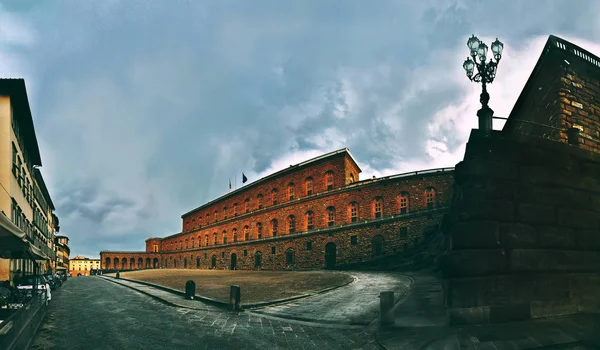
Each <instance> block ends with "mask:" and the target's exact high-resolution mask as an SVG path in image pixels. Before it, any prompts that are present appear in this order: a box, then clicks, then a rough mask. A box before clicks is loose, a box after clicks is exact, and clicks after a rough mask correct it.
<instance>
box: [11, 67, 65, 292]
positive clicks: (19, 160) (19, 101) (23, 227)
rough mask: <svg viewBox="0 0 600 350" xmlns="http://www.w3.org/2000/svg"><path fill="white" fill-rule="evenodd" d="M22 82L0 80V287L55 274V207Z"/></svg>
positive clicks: (21, 80)
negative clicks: (20, 279)
mask: <svg viewBox="0 0 600 350" xmlns="http://www.w3.org/2000/svg"><path fill="white" fill-rule="evenodd" d="M41 166H42V161H41V157H40V150H39V146H38V142H37V138H36V134H35V129H34V126H33V118H32V115H31V109H30V107H29V100H28V97H27V90H26V88H25V81H24V80H23V79H0V213H1V214H0V281H6V280H10V281H13V280H14V277H15V275H17V274H33V273H53V272H55V271H56V260H55V259H56V258H55V255H56V254H55V234H56V232H58V231H59V224H58V217H57V216H56V214H54V210H55V208H54V204H53V203H52V199H51V198H50V194H49V192H48V189H47V187H46V184H45V182H44V178H43V177H42V172H41V171H40V168H39V167H41Z"/></svg>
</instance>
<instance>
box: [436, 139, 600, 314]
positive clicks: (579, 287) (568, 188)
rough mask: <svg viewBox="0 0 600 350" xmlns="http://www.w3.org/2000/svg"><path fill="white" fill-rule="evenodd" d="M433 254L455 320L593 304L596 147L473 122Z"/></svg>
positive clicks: (599, 232)
mask: <svg viewBox="0 0 600 350" xmlns="http://www.w3.org/2000/svg"><path fill="white" fill-rule="evenodd" d="M454 176H455V189H454V198H453V200H452V206H451V211H450V213H449V214H448V217H447V220H445V225H444V226H445V233H446V234H447V238H448V239H447V242H448V247H447V251H446V252H445V254H444V256H443V257H442V259H441V268H442V270H443V273H444V278H445V283H444V294H445V299H446V305H447V307H448V312H449V313H448V315H449V318H450V322H451V323H453V324H467V323H491V322H503V321H510V320H519V319H530V318H538V317H544V316H554V315H563V314H573V313H585V312H600V156H599V155H598V154H596V153H593V152H590V151H588V150H585V149H581V148H577V147H573V146H570V145H568V144H565V143H560V142H553V141H550V140H546V139H541V138H532V137H528V136H519V135H511V136H508V135H506V133H501V132H493V133H492V135H491V136H489V137H484V136H483V135H482V134H481V133H480V132H479V130H473V132H472V133H471V137H470V139H469V142H468V144H467V150H466V154H465V159H464V161H462V162H460V163H459V164H458V165H457V166H456V171H455V174H454Z"/></svg>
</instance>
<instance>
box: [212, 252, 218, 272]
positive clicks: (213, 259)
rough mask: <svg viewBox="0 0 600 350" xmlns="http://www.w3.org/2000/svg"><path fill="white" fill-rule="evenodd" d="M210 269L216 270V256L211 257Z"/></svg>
mask: <svg viewBox="0 0 600 350" xmlns="http://www.w3.org/2000/svg"><path fill="white" fill-rule="evenodd" d="M211 267H212V268H213V269H216V268H217V256H216V255H213V256H212V259H211Z"/></svg>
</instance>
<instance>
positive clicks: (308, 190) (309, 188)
mask: <svg viewBox="0 0 600 350" xmlns="http://www.w3.org/2000/svg"><path fill="white" fill-rule="evenodd" d="M305 187H306V195H307V196H310V195H312V194H313V178H312V177H309V178H307V179H306V183H305Z"/></svg>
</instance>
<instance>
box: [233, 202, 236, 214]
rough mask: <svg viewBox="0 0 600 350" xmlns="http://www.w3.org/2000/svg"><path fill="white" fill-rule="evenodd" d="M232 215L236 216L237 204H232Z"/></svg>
mask: <svg viewBox="0 0 600 350" xmlns="http://www.w3.org/2000/svg"><path fill="white" fill-rule="evenodd" d="M233 216H237V204H235V205H234V206H233Z"/></svg>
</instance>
